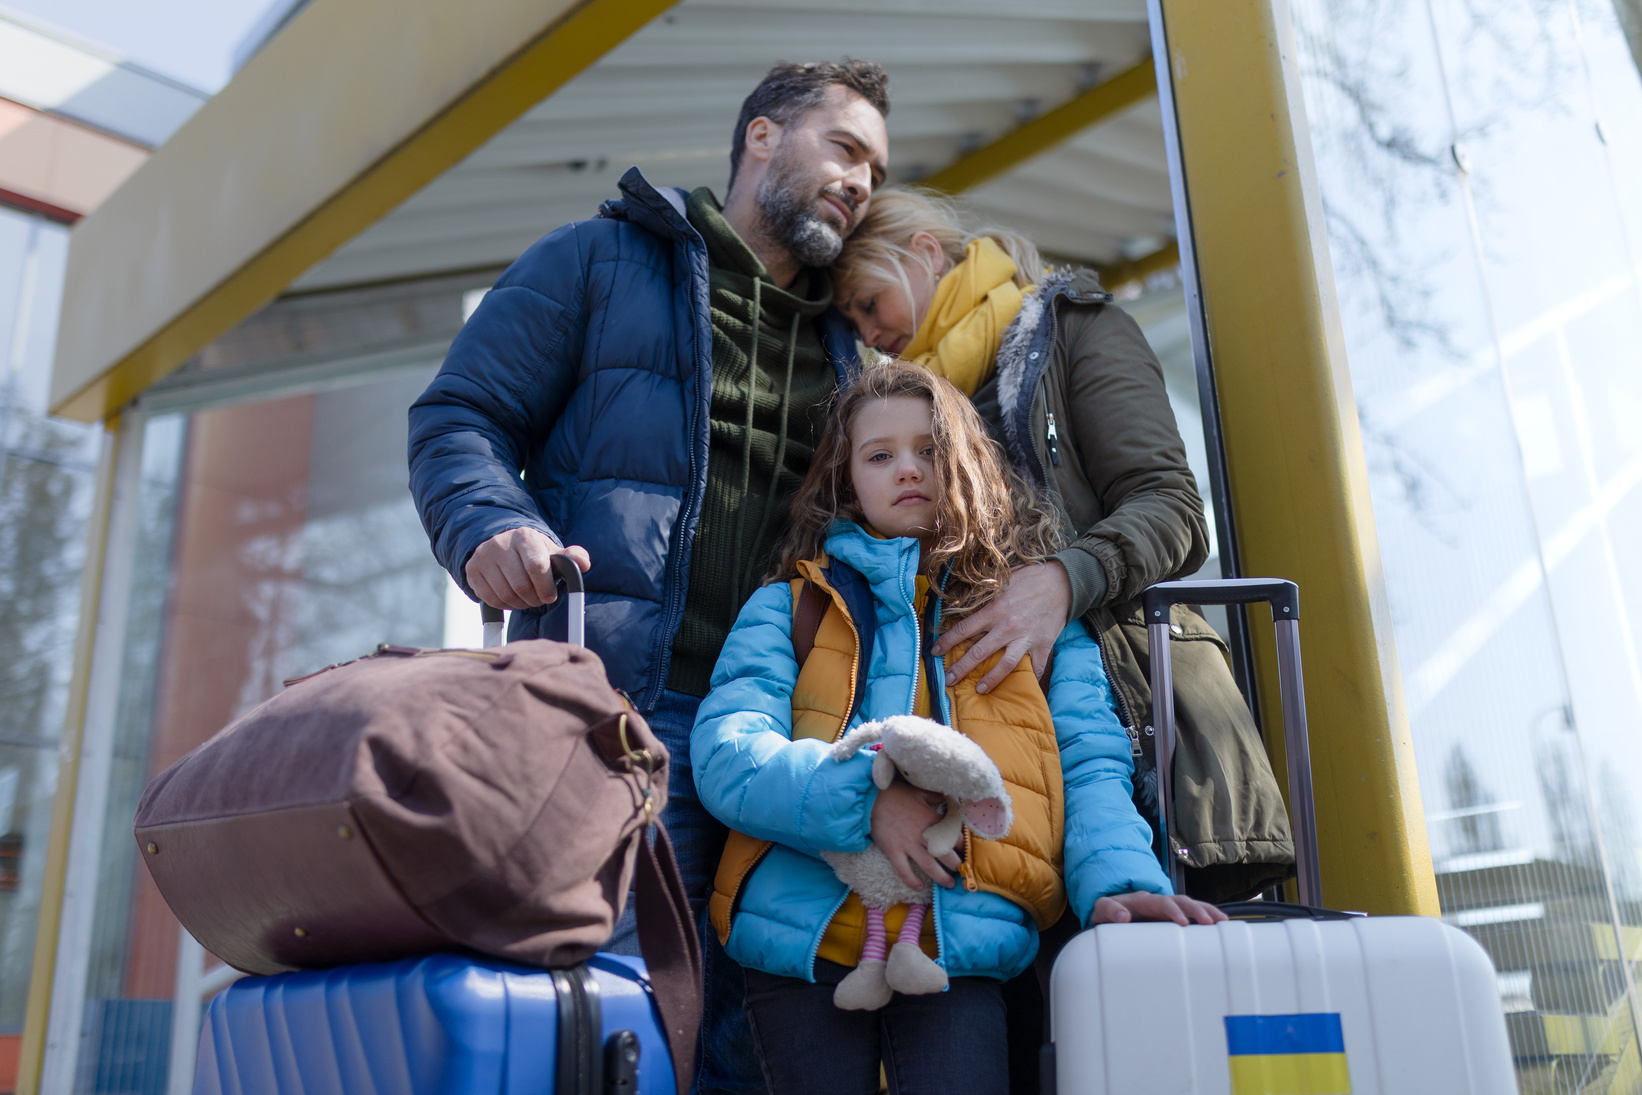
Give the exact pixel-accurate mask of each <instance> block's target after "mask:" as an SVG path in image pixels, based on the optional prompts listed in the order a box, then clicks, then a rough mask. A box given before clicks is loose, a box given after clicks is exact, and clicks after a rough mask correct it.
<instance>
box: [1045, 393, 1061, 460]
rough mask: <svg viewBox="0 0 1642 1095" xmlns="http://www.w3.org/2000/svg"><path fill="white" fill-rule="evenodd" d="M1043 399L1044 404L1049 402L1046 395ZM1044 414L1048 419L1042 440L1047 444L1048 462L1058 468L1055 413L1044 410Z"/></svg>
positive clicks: (1057, 435)
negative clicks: (1047, 427)
mask: <svg viewBox="0 0 1642 1095" xmlns="http://www.w3.org/2000/svg"><path fill="white" fill-rule="evenodd" d="M1043 398H1044V402H1046V403H1047V402H1048V401H1049V396H1048V394H1047V393H1046V394H1045V395H1044V397H1043ZM1044 414H1045V415H1046V416H1047V417H1048V419H1049V429H1048V432H1046V433H1045V434H1044V435H1043V437H1044V440H1045V441H1047V442H1049V462H1050V463H1051V464H1053V465H1054V466H1055V467H1057V468H1058V467H1060V446H1059V445H1058V444H1057V443H1056V442H1057V441H1058V440H1059V439H1060V433H1059V432H1058V431H1057V430H1056V429H1055V412H1054V411H1051V410H1047V409H1046V410H1045V411H1044Z"/></svg>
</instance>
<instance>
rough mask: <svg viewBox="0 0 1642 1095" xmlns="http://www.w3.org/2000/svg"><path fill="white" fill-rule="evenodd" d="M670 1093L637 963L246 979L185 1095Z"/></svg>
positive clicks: (669, 1071)
mask: <svg viewBox="0 0 1642 1095" xmlns="http://www.w3.org/2000/svg"><path fill="white" fill-rule="evenodd" d="M365 1092H369V1093H372V1095H480V1093H484V1095H526V1093H532V1095H535V1093H540V1095H604V1093H605V1092H610V1093H612V1095H676V1088H675V1085H674V1082H673V1066H672V1061H671V1059H670V1058H669V1056H668V1052H667V1037H666V1034H665V1033H664V1032H663V1030H662V1027H661V1023H660V1021H659V1019H658V1017H657V1012H656V1008H655V1002H654V1000H653V999H652V996H651V992H650V983H649V979H648V977H646V975H645V972H644V963H643V962H641V961H640V960H638V959H637V958H628V957H626V956H623V955H614V954H599V955H595V956H594V957H593V958H591V959H589V960H588V961H587V962H585V963H583V964H581V965H580V966H576V967H573V968H571V969H568V970H542V969H535V968H532V967H528V966H519V965H514V964H512V963H509V962H501V961H497V960H494V959H488V958H470V957H467V956H464V955H456V954H433V955H427V956H425V957H421V958H407V959H404V960H402V961H399V962H383V963H373V964H369V965H359V966H340V967H337V968H335V969H329V970H303V971H300V972H297V973H283V974H279V975H277V976H274V977H246V978H243V979H241V980H239V981H236V982H235V983H234V984H232V985H230V986H229V987H228V988H227V989H225V990H224V991H223V992H221V993H220V994H218V995H217V997H216V998H215V999H214V1000H212V1001H211V1006H210V1008H209V1009H208V1011H207V1013H206V1018H205V1026H204V1029H203V1030H202V1031H201V1032H200V1051H199V1065H198V1068H197V1069H196V1071H195V1074H194V1095H359V1093H365Z"/></svg>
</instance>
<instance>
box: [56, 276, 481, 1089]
mask: <svg viewBox="0 0 1642 1095" xmlns="http://www.w3.org/2000/svg"><path fill="white" fill-rule="evenodd" d="M482 278H483V275H474V276H465V277H463V278H459V279H454V280H452V279H443V280H437V281H427V282H417V283H409V284H404V285H397V286H384V287H375V288H372V289H367V290H358V291H352V292H345V293H331V294H323V295H315V296H310V297H296V298H290V299H287V300H282V301H279V302H276V303H275V304H274V305H271V306H269V307H268V308H267V309H264V311H263V312H261V313H259V314H258V315H257V316H254V317H252V318H251V319H249V320H247V321H246V322H245V323H243V324H241V325H240V326H239V327H238V328H236V329H235V330H234V331H233V332H230V334H228V335H227V336H225V337H224V338H222V339H220V340H218V341H217V342H216V343H214V344H213V345H212V346H210V347H208V348H207V349H206V350H205V351H204V352H202V353H201V354H200V355H199V356H198V357H197V358H195V359H194V360H193V361H191V362H190V363H189V364H188V365H187V366H186V367H185V368H183V369H182V370H180V371H179V372H178V373H177V374H175V375H174V376H173V377H172V378H169V379H168V380H167V381H165V382H164V383H162V384H161V385H159V386H157V387H156V388H154V389H152V390H151V391H150V392H149V393H148V394H147V395H145V396H144V399H143V401H142V403H141V404H140V408H141V410H140V411H139V413H138V414H137V415H135V416H134V421H136V422H138V423H140V425H136V426H134V427H132V428H137V429H140V430H141V436H142V443H141V455H140V461H141V474H140V484H141V485H140V488H139V490H138V492H137V498H136V507H137V519H136V526H137V536H136V540H135V543H134V545H130V546H129V547H128V548H127V550H130V551H132V552H133V578H132V581H131V588H130V592H129V601H128V606H129V607H128V613H129V614H128V617H127V624H126V631H125V636H124V644H123V651H122V653H121V655H120V657H121V670H120V683H119V693H118V695H119V700H118V705H117V714H116V716H115V723H114V730H113V734H114V739H113V756H114V761H113V768H112V774H111V777H110V779H109V783H108V786H107V788H106V794H105V797H104V799H103V801H104V803H105V805H104V806H103V808H102V810H103V812H102V814H101V818H102V832H103V837H102V841H101V848H100V851H99V852H98V856H97V867H96V881H95V896H94V899H93V900H94V912H93V915H92V918H91V933H90V938H89V939H88V940H86V941H85V949H84V953H86V954H87V958H86V973H85V1005H84V1009H83V1012H82V1014H81V1016H80V1024H79V1038H78V1051H77V1053H76V1058H77V1060H76V1063H75V1065H74V1068H73V1072H74V1076H75V1082H74V1088H75V1090H77V1091H81V1092H86V1093H93V1092H96V1093H102V1092H126V1093H133V1095H160V1093H163V1092H166V1091H167V1090H168V1085H169V1084H170V1082H171V1077H172V1074H173V1071H174V1070H175V1069H176V1065H177V1062H182V1064H181V1068H182V1069H184V1070H186V1071H187V1073H188V1074H189V1075H191V1074H192V1067H193V1037H192V1036H193V1033H194V1030H197V1027H194V1026H192V1025H193V1024H197V1022H198V1019H199V1014H200V1012H199V1007H200V1005H202V1004H203V1003H204V1002H205V1001H206V1000H208V999H209V997H210V996H211V995H212V994H213V993H214V992H216V991H217V990H219V989H220V988H221V987H223V986H224V985H226V984H227V983H228V982H229V981H230V980H231V979H232V977H233V976H234V973H233V971H232V970H229V969H227V968H226V967H223V966H222V965H221V964H220V963H219V962H218V961H217V960H216V959H215V958H214V957H212V956H210V955H207V954H205V953H204V952H203V951H201V949H200V948H199V946H198V944H196V943H194V942H193V941H192V939H190V938H189V937H188V936H187V935H186V934H185V933H184V932H183V931H182V930H181V928H180V926H179V925H178V923H177V921H176V918H175V917H174V916H172V914H171V912H170V910H169V909H168V908H167V907H166V905H165V902H164V900H163V899H162V898H161V897H160V895H159V892H158V890H157V889H156V888H155V886H154V884H153V881H152V880H151V878H150V877H149V875H148V873H147V871H145V870H143V869H142V868H141V867H140V866H139V865H138V863H137V862H136V858H137V857H136V854H135V853H136V848H135V845H134V843H133V842H132V839H131V818H132V816H133V814H134V812H135V810H136V806H137V802H138V799H139V798H140V796H141V794H142V791H143V788H144V787H145V786H146V785H147V783H148V782H149V780H151V779H152V778H153V777H154V776H155V775H156V774H158V773H159V772H160V771H161V770H163V769H164V768H166V767H167V766H169V765H170V764H172V763H173V762H174V761H176V760H177V759H178V758H180V757H181V756H182V755H183V754H184V753H186V752H187V751H188V750H190V749H192V748H193V747H194V746H196V745H198V744H199V743H201V742H203V741H204V740H205V739H206V738H208V737H210V736H211V735H212V734H214V733H216V732H217V731H218V730H220V729H221V728H222V727H223V726H225V725H226V724H227V723H229V722H230V721H232V719H233V718H234V717H236V716H237V715H238V714H240V713H241V712H243V711H245V710H246V709H248V708H250V707H252V706H254V705H256V704H258V703H260V702H262V701H263V700H264V699H267V698H268V697H269V696H271V695H273V694H274V693H276V692H277V691H279V690H280V688H281V687H282V682H283V681H285V680H286V679H288V678H292V677H296V676H301V675H304V674H307V673H311V672H313V671H315V670H317V669H320V668H323V667H324V666H326V665H329V664H332V663H335V662H340V661H345V660H348V659H350V658H355V657H358V656H360V655H362V654H367V653H370V652H371V651H372V650H373V649H375V648H376V646H377V645H378V644H379V643H384V642H388V643H395V644H402V645H406V646H442V645H458V644H464V643H466V644H470V645H476V644H477V638H476V636H477V635H478V633H479V616H478V608H477V607H476V606H474V605H473V604H472V603H471V602H469V601H468V600H467V598H466V597H465V595H462V594H461V593H460V592H459V591H456V593H455V595H454V596H453V595H452V592H451V591H452V590H454V589H455V586H454V583H452V582H451V581H450V580H449V579H448V578H447V577H446V575H445V574H444V572H443V570H441V569H440V568H439V566H438V565H437V564H436V563H435V562H434V559H433V556H432V553H431V552H430V551H429V549H428V542H427V537H426V534H425V533H424V532H423V531H422V527H421V522H420V520H419V519H418V517H417V515H416V511H415V508H414V506H413V505H412V503H411V499H410V493H409V490H408V488H407V469H406V464H405V451H406V412H407V410H408V408H409V407H410V404H411V403H412V401H414V400H415V399H416V397H417V396H419V395H420V394H421V393H422V391H423V389H424V388H425V387H426V386H427V384H428V381H429V380H430V379H431V378H432V376H433V373H434V371H435V370H436V369H437V367H438V364H439V362H440V360H441V359H442V358H443V354H444V350H445V348H446V346H447V345H448V343H449V339H450V337H451V335H452V334H453V333H454V332H455V330H456V329H457V328H459V327H460V324H461V321H462V297H463V294H464V293H465V292H466V291H468V290H470V289H471V288H473V283H474V282H475V281H480V283H481V284H482V283H483V282H482V280H481V279H482ZM111 550H112V549H111ZM71 630H72V627H71ZM30 942H32V940H30ZM73 950H74V948H72V947H68V948H66V949H65V950H64V951H63V952H62V953H73ZM178 1022H180V1023H183V1024H188V1025H189V1026H185V1027H179V1028H178V1029H176V1030H174V1029H173V1028H174V1027H175V1026H176V1025H177V1023H178ZM176 1035H181V1037H176Z"/></svg>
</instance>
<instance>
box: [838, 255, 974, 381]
mask: <svg viewBox="0 0 1642 1095" xmlns="http://www.w3.org/2000/svg"><path fill="white" fill-rule="evenodd" d="M908 246H909V247H910V248H911V250H912V251H913V253H914V254H916V255H919V256H920V257H921V258H922V259H923V260H924V261H922V262H903V263H901V264H900V266H901V269H902V271H903V272H905V274H906V284H904V285H903V284H902V283H901V281H900V279H898V278H897V279H895V280H893V281H879V280H876V279H875V278H874V279H872V280H867V281H863V282H862V283H861V284H860V285H859V286H857V287H856V288H855V290H854V292H852V293H851V294H850V295H849V299H847V300H845V301H844V302H843V303H842V304H841V305H839V309H840V310H841V311H842V312H843V313H844V317H845V318H846V319H848V320H849V321H850V322H851V323H853V324H855V329H856V330H857V331H859V332H860V334H861V341H862V342H865V343H866V344H867V345H868V346H871V347H872V348H873V349H875V350H878V351H880V352H882V353H886V354H890V355H891V356H894V355H897V354H899V353H900V352H901V351H902V350H904V349H906V346H907V343H909V342H911V341H912V336H913V335H915V334H917V333H918V325H919V324H920V323H922V322H923V318H924V317H925V316H926V315H928V314H929V302H930V301H932V300H934V299H935V286H936V285H937V284H939V283H940V280H941V275H942V274H944V273H946V271H947V270H948V269H949V268H950V266H951V264H950V263H949V262H947V258H946V252H944V251H942V250H941V244H940V241H939V240H937V239H936V238H935V237H934V236H932V235H930V234H929V233H928V232H915V233H913V236H912V239H911V240H910V241H909V243H908ZM932 271H933V272H932Z"/></svg>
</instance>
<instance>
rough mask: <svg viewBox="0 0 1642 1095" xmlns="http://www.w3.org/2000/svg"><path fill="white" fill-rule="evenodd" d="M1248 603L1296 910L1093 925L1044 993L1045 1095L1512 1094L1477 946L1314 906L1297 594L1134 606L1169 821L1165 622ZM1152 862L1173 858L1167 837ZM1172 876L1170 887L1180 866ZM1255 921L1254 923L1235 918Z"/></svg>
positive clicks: (1236, 587)
mask: <svg viewBox="0 0 1642 1095" xmlns="http://www.w3.org/2000/svg"><path fill="white" fill-rule="evenodd" d="M1259 601H1265V602H1269V603H1270V604H1271V608H1272V618H1273V621H1274V623H1275V624H1276V631H1277V641H1278V667H1279V675H1280V677H1281V687H1282V694H1283V695H1282V699H1283V715H1284V737H1285V739H1286V745H1287V756H1288V768H1289V792H1290V802H1291V804H1292V807H1293V808H1292V820H1293V829H1294V844H1295V853H1296V860H1297V875H1298V879H1297V882H1298V885H1299V890H1300V897H1301V902H1302V904H1301V905H1284V904H1280V903H1276V902H1272V903H1261V902H1245V903H1240V904H1239V905H1238V907H1237V910H1236V912H1235V913H1234V915H1236V916H1238V917H1240V919H1234V920H1231V921H1227V922H1226V923H1222V924H1216V925H1213V926H1212V927H1210V926H1203V925H1192V926H1189V927H1184V928H1182V927H1179V926H1178V925H1175V924H1103V925H1101V926H1099V927H1097V928H1094V929H1092V930H1090V931H1086V932H1083V933H1082V934H1080V935H1078V936H1077V937H1076V938H1074V939H1073V940H1072V941H1071V942H1070V943H1068V944H1067V946H1066V948H1065V949H1064V950H1063V951H1062V952H1061V954H1060V956H1059V958H1058V959H1057V960H1056V962H1055V968H1054V973H1053V975H1052V977H1051V981H1050V999H1051V1038H1052V1039H1053V1050H1052V1058H1051V1059H1052V1060H1053V1062H1054V1066H1053V1075H1054V1090H1055V1091H1056V1092H1057V1093H1058V1095H1515V1093H1516V1091H1517V1083H1516V1074H1515V1071H1514V1069H1513V1067H1512V1059H1511V1047H1510V1041H1509V1039H1508V1037H1507V1035H1506V1030H1505V1016H1504V1014H1503V1011H1502V1009H1501V1007H1500V1001H1499V989H1498V982H1497V979H1496V976H1495V972H1494V967H1493V964H1492V963H1491V962H1490V961H1489V959H1488V955H1487V954H1486V952H1484V951H1483V949H1482V947H1481V946H1479V945H1478V944H1477V942H1476V941H1475V940H1473V939H1472V938H1471V937H1470V936H1468V935H1466V934H1465V933H1464V932H1461V931H1459V930H1457V929H1455V928H1451V927H1449V926H1448V925H1446V924H1444V923H1442V922H1441V921H1439V920H1435V919H1431V918H1429V917H1419V916H1386V917H1365V916H1362V915H1360V914H1348V913H1334V912H1328V911H1326V910H1322V909H1318V908H1316V907H1315V906H1317V905H1319V904H1320V903H1321V902H1320V888H1319V875H1318V868H1317V841H1316V821H1315V813H1314V810H1313V804H1312V799H1311V767H1310V755H1309V751H1308V749H1307V741H1306V724H1305V696H1304V692H1303V690H1302V688H1301V677H1300V644H1299V613H1300V608H1299V590H1298V588H1297V587H1296V586H1295V585H1294V583H1292V582H1286V581H1280V580H1272V579H1229V580H1225V581H1216V582H1166V583H1163V584H1161V585H1157V586H1153V587H1152V588H1151V589H1149V590H1147V591H1146V595H1145V602H1144V603H1145V614H1146V620H1147V623H1148V625H1149V627H1150V636H1149V637H1150V643H1149V646H1150V653H1151V656H1152V659H1151V664H1152V692H1153V720H1152V721H1153V728H1154V730H1155V732H1156V734H1157V747H1158V748H1157V756H1158V771H1159V777H1160V778H1159V779H1158V790H1159V795H1158V798H1159V803H1160V807H1161V815H1162V820H1163V823H1164V824H1165V825H1166V823H1167V818H1168V816H1169V815H1168V797H1167V796H1168V794H1169V792H1170V791H1171V790H1172V788H1170V786H1169V780H1168V779H1167V778H1163V777H1164V776H1165V775H1166V774H1167V773H1168V772H1169V770H1170V768H1169V764H1170V761H1171V760H1172V753H1173V745H1174V741H1173V736H1174V690H1173V683H1172V679H1171V676H1170V672H1169V657H1168V652H1169V629H1168V620H1169V606H1170V605H1171V604H1181V603H1184V604H1242V603H1250V602H1259ZM1162 846H1163V847H1165V848H1167V847H1169V843H1168V840H1167V837H1166V835H1165V839H1164V841H1163V845H1162ZM1172 873H1173V874H1174V875H1175V884H1176V887H1177V888H1178V887H1179V885H1180V877H1179V875H1180V872H1179V870H1178V867H1177V868H1176V869H1175V870H1174V871H1173V872H1172ZM1227 909H1228V911H1231V907H1230V906H1227ZM1255 916H1262V917H1263V918H1261V919H1252V920H1251V919H1246V918H1247V917H1255ZM1047 1063H1048V1062H1047V1061H1046V1064H1047ZM1046 1079H1047V1077H1046ZM1048 1086H1049V1085H1048V1084H1047V1083H1046V1084H1045V1087H1046V1088H1047V1087H1048Z"/></svg>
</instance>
